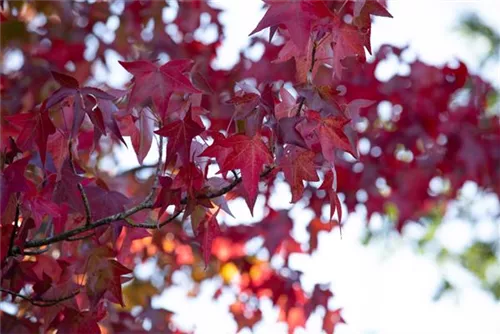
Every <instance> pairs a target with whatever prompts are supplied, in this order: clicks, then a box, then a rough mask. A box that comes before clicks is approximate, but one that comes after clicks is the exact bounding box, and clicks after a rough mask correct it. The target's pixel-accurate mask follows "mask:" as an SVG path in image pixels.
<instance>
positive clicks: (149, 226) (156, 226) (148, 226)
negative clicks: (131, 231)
mask: <svg viewBox="0 0 500 334" xmlns="http://www.w3.org/2000/svg"><path fill="white" fill-rule="evenodd" d="M182 211H184V210H178V211H176V212H174V213H173V214H172V215H171V216H170V217H168V218H167V219H166V220H165V221H163V222H161V223H160V224H148V223H138V224H133V223H130V222H127V226H128V227H131V228H146V229H160V228H161V227H163V226H165V225H167V224H168V223H170V222H172V221H174V219H175V218H177V217H178V216H179V215H180V214H181V213H182Z"/></svg>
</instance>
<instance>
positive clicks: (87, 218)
mask: <svg viewBox="0 0 500 334" xmlns="http://www.w3.org/2000/svg"><path fill="white" fill-rule="evenodd" d="M72 148H73V143H72V141H71V140H70V141H69V144H68V151H69V165H70V166H71V169H72V170H73V173H74V174H75V175H76V174H77V173H76V168H75V163H74V162H73V150H72ZM76 186H77V188H78V191H79V192H80V196H81V197H82V202H83V207H84V208H85V224H87V225H90V224H91V223H92V212H91V211H90V204H89V199H88V198H87V194H86V193H85V189H83V185H82V184H81V183H80V182H78V183H77V184H76Z"/></svg>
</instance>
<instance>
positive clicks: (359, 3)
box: [353, 0, 392, 53]
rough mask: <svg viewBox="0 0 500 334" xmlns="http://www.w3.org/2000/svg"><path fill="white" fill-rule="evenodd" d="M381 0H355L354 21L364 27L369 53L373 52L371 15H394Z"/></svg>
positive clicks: (363, 33)
mask: <svg viewBox="0 0 500 334" xmlns="http://www.w3.org/2000/svg"><path fill="white" fill-rule="evenodd" d="M380 2H381V1H380V0H368V1H367V0H355V1H354V10H353V14H354V19H353V23H354V24H355V25H356V26H358V27H359V28H360V29H362V35H363V39H364V45H365V47H366V49H367V50H368V52H369V53H371V52H372V51H371V43H370V31H371V23H372V20H371V17H370V15H377V16H384V17H391V18H392V15H391V14H390V13H389V12H388V11H387V9H386V8H385V7H384V5H382V4H381V3H380Z"/></svg>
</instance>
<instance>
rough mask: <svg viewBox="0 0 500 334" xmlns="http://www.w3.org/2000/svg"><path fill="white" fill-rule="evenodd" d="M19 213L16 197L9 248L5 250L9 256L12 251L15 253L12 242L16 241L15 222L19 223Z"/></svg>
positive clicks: (12, 253)
mask: <svg viewBox="0 0 500 334" xmlns="http://www.w3.org/2000/svg"><path fill="white" fill-rule="evenodd" d="M19 214H20V210H19V203H18V202H17V198H16V214H15V217H14V228H13V229H12V233H11V234H10V241H9V250H8V251H7V254H8V255H9V256H12V255H14V253H15V252H14V243H15V241H16V233H17V224H18V223H19Z"/></svg>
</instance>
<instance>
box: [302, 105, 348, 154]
mask: <svg viewBox="0 0 500 334" xmlns="http://www.w3.org/2000/svg"><path fill="white" fill-rule="evenodd" d="M349 122H350V120H349V119H347V118H342V117H336V116H328V117H323V118H322V117H321V116H320V113H319V112H317V111H313V110H309V111H307V112H306V120H305V121H303V122H302V123H299V124H297V129H298V130H299V132H300V133H301V134H302V137H303V138H304V139H305V140H306V143H307V144H308V146H309V147H310V148H311V149H313V150H314V151H316V147H317V145H318V144H319V145H320V146H321V152H322V153H323V156H324V157H325V159H326V160H327V161H329V162H330V163H331V164H333V163H334V161H335V149H342V150H344V151H346V152H349V153H351V154H352V155H353V156H354V157H357V156H358V154H357V152H356V150H354V148H353V146H352V144H351V143H350V142H349V138H347V136H346V135H345V133H344V131H343V128H344V126H345V125H347V124H348V123H349Z"/></svg>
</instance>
